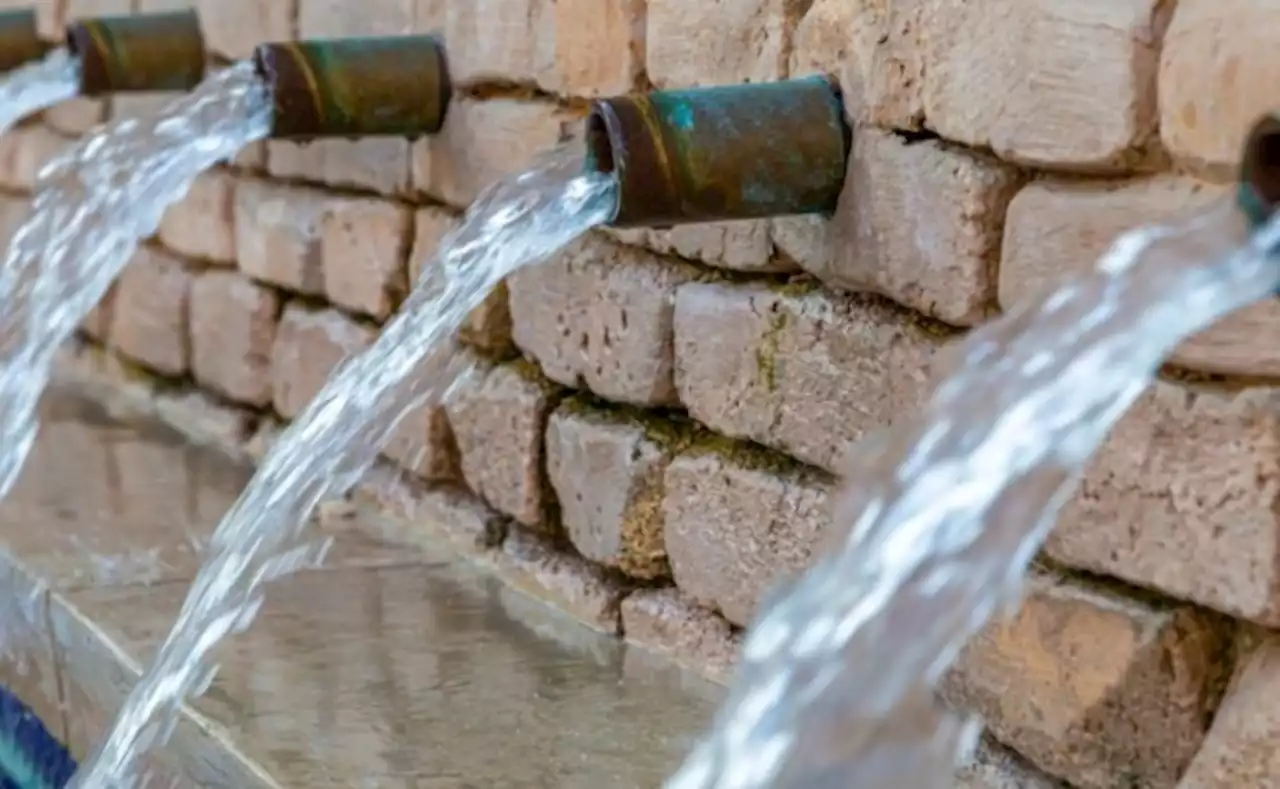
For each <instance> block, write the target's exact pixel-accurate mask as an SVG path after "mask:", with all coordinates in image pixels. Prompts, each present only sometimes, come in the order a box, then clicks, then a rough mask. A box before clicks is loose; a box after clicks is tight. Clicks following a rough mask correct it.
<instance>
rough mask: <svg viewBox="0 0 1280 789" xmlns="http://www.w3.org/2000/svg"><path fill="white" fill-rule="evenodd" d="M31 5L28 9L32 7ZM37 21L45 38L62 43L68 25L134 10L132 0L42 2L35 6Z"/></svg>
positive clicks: (44, 0) (55, 0)
mask: <svg viewBox="0 0 1280 789" xmlns="http://www.w3.org/2000/svg"><path fill="white" fill-rule="evenodd" d="M31 5H32V4H31V3H28V4H27V7H28V8H30V7H31ZM35 8H36V19H37V21H38V24H39V28H40V35H41V36H42V37H43V38H46V39H49V40H52V41H58V42H61V41H62V40H63V39H64V38H65V37H66V27H67V23H68V22H71V21H74V20H76V19H83V18H85V17H90V16H107V15H113V14H127V13H129V12H130V11H132V10H133V1H132V0H41V2H38V3H36V4H35Z"/></svg>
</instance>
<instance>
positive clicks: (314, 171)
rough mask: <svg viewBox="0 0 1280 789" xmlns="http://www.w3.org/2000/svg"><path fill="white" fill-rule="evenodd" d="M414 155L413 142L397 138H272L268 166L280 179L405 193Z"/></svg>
mask: <svg viewBox="0 0 1280 789" xmlns="http://www.w3.org/2000/svg"><path fill="white" fill-rule="evenodd" d="M451 111H452V110H451ZM411 158H412V157H411V154H410V145H409V142H408V141H407V140H402V139H398V138H393V137H376V138H370V139H364V140H316V141H314V142H307V143H297V142H290V141H283V140H270V141H268V142H267V159H266V167H267V172H268V173H270V174H271V175H273V176H275V177H276V178H289V179H296V180H302V181H310V182H313V183H319V184H325V185H327V186H334V187H343V188H352V189H367V190H369V191H373V192H377V193H379V194H384V195H403V194H405V193H407V192H408V191H409V186H410V173H411V169H412V168H411Z"/></svg>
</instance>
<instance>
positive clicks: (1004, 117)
mask: <svg viewBox="0 0 1280 789" xmlns="http://www.w3.org/2000/svg"><path fill="white" fill-rule="evenodd" d="M1172 8H1173V4H1172V3H1166V2H1161V0H1118V1H1117V0H1081V1H1080V2H1074V3H1062V2H1056V1H1055V0H1033V2H1026V3H1015V4H1007V5H1006V4H995V5H992V4H974V3H966V2H963V0H934V2H932V3H931V4H930V6H929V12H928V14H927V16H926V19H925V28H924V30H925V35H924V41H925V42H926V46H925V73H926V74H927V75H928V78H927V79H926V80H925V89H924V107H925V115H926V116H927V118H928V124H929V126H930V128H932V129H933V130H934V131H936V132H938V133H939V134H941V135H942V136H943V137H946V138H948V139H951V140H956V141H957V142H962V143H965V144H967V145H973V146H977V147H990V148H991V149H992V150H994V151H995V152H996V154H997V155H999V156H1001V157H1003V158H1006V159H1010V160H1013V161H1017V162H1022V163H1025V164H1029V165H1033V166H1037V167H1054V168H1065V169H1070V170H1091V171H1100V172H1108V171H1117V170H1127V169H1131V168H1132V167H1133V166H1134V165H1135V164H1138V163H1140V162H1141V160H1142V159H1143V158H1144V156H1145V154H1146V149H1147V148H1148V147H1149V144H1150V143H1151V142H1152V141H1153V140H1154V138H1155V135H1156V130H1157V116H1158V111H1157V106H1156V72H1157V70H1158V66H1159V58H1160V39H1161V36H1162V35H1163V32H1164V29H1165V27H1166V26H1167V25H1168V18H1169V13H1170V11H1171V10H1172ZM1215 84H1216V83H1215Z"/></svg>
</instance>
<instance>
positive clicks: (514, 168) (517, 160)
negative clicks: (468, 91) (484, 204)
mask: <svg viewBox="0 0 1280 789" xmlns="http://www.w3.org/2000/svg"><path fill="white" fill-rule="evenodd" d="M581 125H582V120H581V116H580V115H578V114H576V113H574V112H570V111H567V110H564V109H561V108H559V107H557V106H556V105H554V104H550V103H546V102H536V101H521V100H516V99H490V100H488V101H479V100H476V99H470V98H466V97H458V98H457V99H456V100H455V101H454V102H453V104H452V105H451V106H450V107H449V114H448V115H447V116H445V123H444V129H443V130H441V132H440V133H439V134H438V135H434V136H431V137H424V138H423V139H422V140H420V141H418V142H417V143H416V144H415V145H414V162H413V166H414V170H413V184H414V188H415V189H417V190H418V191H420V192H424V193H426V194H429V195H431V196H432V197H435V198H437V199H440V200H443V201H444V202H446V203H449V204H450V205H455V206H465V205H468V204H470V203H471V202H472V201H473V200H475V199H476V196H477V195H479V193H480V191H481V190H482V189H484V188H485V187H487V186H489V185H490V184H492V183H493V182H494V181H497V180H498V179H500V178H502V177H504V176H508V175H515V174H516V173H518V172H520V171H521V170H523V169H525V168H526V167H528V166H529V165H530V164H532V163H533V161H534V159H535V158H536V157H537V156H538V155H539V154H541V153H543V152H544V151H546V150H547V149H549V148H551V147H553V146H555V145H556V144H557V143H560V142H563V141H565V140H567V139H569V138H570V135H571V134H573V133H574V132H576V131H578V130H579V127H580V126H581Z"/></svg>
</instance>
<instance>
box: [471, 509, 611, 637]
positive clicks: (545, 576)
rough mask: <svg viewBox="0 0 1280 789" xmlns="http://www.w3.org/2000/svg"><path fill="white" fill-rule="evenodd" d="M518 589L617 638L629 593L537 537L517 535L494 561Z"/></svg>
mask: <svg viewBox="0 0 1280 789" xmlns="http://www.w3.org/2000/svg"><path fill="white" fill-rule="evenodd" d="M495 564H496V569H497V571H498V573H499V574H500V575H501V576H502V577H503V579H504V580H506V581H507V582H508V583H510V584H511V585H512V586H515V587H516V588H517V589H519V590H521V591H523V592H525V593H527V594H529V595H531V596H533V597H536V598H538V599H539V600H545V601H546V602H548V603H550V604H552V605H554V606H555V607H556V608H559V609H561V610H563V611H565V612H567V613H568V614H569V615H571V616H573V617H574V618H575V619H577V620H578V621H580V622H582V623H583V624H585V625H587V626H589V627H591V628H594V629H596V630H602V631H604V632H606V633H617V632H618V622H619V616H618V606H619V604H620V603H621V601H622V597H623V595H624V594H626V589H625V588H624V587H623V586H621V585H620V584H619V583H618V582H617V581H616V580H615V579H613V578H610V577H609V576H608V575H607V574H606V573H605V572H604V570H603V569H601V568H600V567H597V566H595V565H593V564H591V563H590V562H587V561H584V560H582V559H579V558H578V557H576V556H569V555H567V554H565V553H562V552H561V551H558V550H556V548H555V547H554V546H553V545H551V544H550V543H549V542H547V541H546V540H545V539H544V538H542V537H539V536H538V535H534V534H529V533H528V532H526V531H523V530H521V529H513V530H512V531H511V533H510V534H509V535H508V536H507V539H506V542H504V543H503V544H502V551H501V553H499V555H498V557H497V561H496V563H495Z"/></svg>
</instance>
